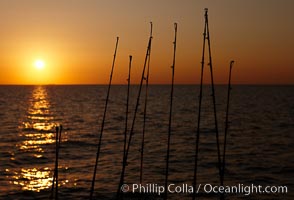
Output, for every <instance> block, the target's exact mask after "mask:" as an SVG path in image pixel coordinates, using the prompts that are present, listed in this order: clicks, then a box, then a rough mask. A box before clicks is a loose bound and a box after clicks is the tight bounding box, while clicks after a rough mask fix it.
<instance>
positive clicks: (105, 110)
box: [90, 37, 119, 200]
mask: <svg viewBox="0 0 294 200" xmlns="http://www.w3.org/2000/svg"><path fill="white" fill-rule="evenodd" d="M118 40H119V37H116V44H115V50H114V56H113V61H112V67H111V72H110V78H109V84H108V89H107V96H106V100H105V107H104V114H103V118H102V124H101V131H100V136H99V141H98V147H97V153H96V161H95V167H94V173H93V179H92V185H91V191H90V200H92V198H93V193H94V187H95V179H96V172H97V165H98V161H99V155H100V148H101V142H102V135H103V130H104V123H105V118H106V112H107V105H108V99H109V93H110V87H111V81H112V74H113V70H114V64H115V58H116V51H117V46H118Z"/></svg>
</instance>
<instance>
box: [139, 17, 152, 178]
mask: <svg viewBox="0 0 294 200" xmlns="http://www.w3.org/2000/svg"><path fill="white" fill-rule="evenodd" d="M150 26H151V30H150V37H152V22H150ZM150 55H151V44H150V47H149V56H148V62H147V74H146V77H145V80H146V84H145V104H144V114H143V115H144V117H143V131H142V143H141V165H140V183H142V179H143V162H144V144H145V130H146V115H147V101H148V86H149V71H150Z"/></svg>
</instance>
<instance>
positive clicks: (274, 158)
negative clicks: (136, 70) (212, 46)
mask: <svg viewBox="0 0 294 200" xmlns="http://www.w3.org/2000/svg"><path fill="white" fill-rule="evenodd" d="M126 89H127V87H126V86H113V87H112V88H111V94H110V101H109V109H108V112H107V116H106V123H105V129H104V135H103V139H102V147H101V154H100V160H99V165H98V168H97V178H96V184H95V194H94V195H95V198H97V199H113V198H114V197H115V194H116V191H117V187H118V183H119V176H120V170H121V163H122V154H123V139H124V135H123V133H124V120H125V103H126ZM137 89H138V86H132V87H131V99H130V100H131V102H130V119H131V117H132V115H133V111H134V104H135V100H136V96H137ZM149 89H150V90H149V101H148V112H147V128H146V135H145V142H146V143H145V149H144V153H145V154H144V168H143V184H157V185H159V186H160V185H164V178H165V177H164V174H165V158H166V142H167V130H168V113H169V96H170V86H165V85H161V86H155V85H154V86H150V88H149ZM106 90H107V86H0V125H1V129H0V199H48V198H49V196H50V193H51V185H52V176H53V170H54V160H55V126H56V125H58V124H62V125H63V128H64V131H63V133H62V141H61V148H60V159H59V183H60V186H59V197H60V199H88V197H89V193H90V187H91V180H92V174H93V167H94V162H95V156H96V150H97V143H98V136H99V131H100V128H101V121H102V114H103V109H104V104H105V97H106ZM226 92H227V88H226V86H216V100H217V111H218V122H219V131H220V138H221V148H222V140H223V132H224V117H225V106H226V94H227V93H226ZM198 94H199V89H198V86H188V85H187V86H184V85H183V86H182V85H177V86H176V87H175V97H174V109H173V110H174V115H173V118H172V136H171V154H170V176H169V183H172V184H175V185H183V184H187V185H192V181H193V169H194V152H195V151H194V149H195V133H196V128H197V127H196V126H197V111H198V108H197V106H198ZM293 102H294V86H233V90H232V96H231V105H230V116H229V119H230V122H231V123H230V129H229V135H228V146H227V155H226V158H227V159H226V174H225V181H224V183H225V185H228V186H234V185H238V184H242V185H244V186H246V185H251V184H254V185H261V186H264V187H265V186H287V189H288V193H287V194H251V195H249V196H245V195H244V194H228V195H227V198H226V199H289V200H290V199H294V195H293V189H294V103H293ZM143 103H144V102H143V101H141V107H140V109H139V113H138V116H137V121H136V126H135V134H134V136H133V142H132V145H131V148H130V152H129V159H128V166H127V170H126V177H125V183H128V184H129V185H130V186H131V185H132V184H138V183H139V173H140V145H141V138H142V119H143V106H142V105H143ZM213 119H214V118H213V107H212V101H211V96H210V87H209V86H205V91H204V99H203V114H202V121H201V135H200V150H199V162H198V163H199V168H198V172H199V173H198V181H197V182H198V183H201V184H203V185H204V184H213V185H218V184H219V175H218V169H217V152H216V141H215V132H214V121H213ZM130 121H131V120H130ZM204 193H205V192H203V191H202V193H201V194H200V197H199V199H219V196H218V195H211V194H210V195H207V194H204ZM125 199H138V198H136V197H126V198H125ZM145 199H156V197H150V196H148V195H146V197H145ZM169 199H191V195H189V194H176V193H174V194H169Z"/></svg>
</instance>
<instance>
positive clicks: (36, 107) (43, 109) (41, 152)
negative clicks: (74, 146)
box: [11, 86, 66, 192]
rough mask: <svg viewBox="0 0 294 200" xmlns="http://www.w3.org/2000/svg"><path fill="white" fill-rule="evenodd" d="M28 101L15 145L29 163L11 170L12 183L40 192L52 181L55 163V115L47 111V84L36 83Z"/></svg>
mask: <svg viewBox="0 0 294 200" xmlns="http://www.w3.org/2000/svg"><path fill="white" fill-rule="evenodd" d="M29 103H30V107H29V108H28V112H27V116H26V119H25V120H23V122H22V123H21V125H20V127H19V129H20V134H19V135H20V137H22V138H24V139H23V141H22V142H21V143H20V144H17V145H16V146H17V147H18V149H19V150H18V151H19V154H21V155H20V156H22V157H25V160H26V162H28V163H24V164H23V165H22V166H21V168H20V169H19V170H18V171H17V172H14V175H13V181H11V183H13V184H15V185H19V186H21V188H22V190H31V191H35V192H40V191H41V190H43V189H48V188H50V187H51V185H52V180H53V178H52V177H53V170H52V169H53V165H54V164H53V162H54V150H52V148H54V147H53V146H54V144H55V126H56V124H55V123H54V117H53V116H54V115H53V114H52V113H51V111H50V102H49V98H48V94H47V91H46V88H44V87H42V86H38V87H35V89H34V91H33V95H32V98H31V99H30V102H29ZM48 150H49V151H51V155H48ZM52 154H53V155H52ZM50 156H51V158H50ZM13 159H15V158H13ZM40 159H41V160H40ZM46 159H47V160H46ZM65 182H66V181H61V182H60V183H65Z"/></svg>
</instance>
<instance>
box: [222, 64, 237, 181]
mask: <svg viewBox="0 0 294 200" xmlns="http://www.w3.org/2000/svg"><path fill="white" fill-rule="evenodd" d="M233 64H234V61H233V60H232V61H231V62H230V72H229V82H228V95H227V108H226V121H225V133H224V134H225V138H224V148H223V161H222V173H221V185H224V175H225V164H226V163H225V161H226V147H227V135H228V129H229V105H230V96H231V90H232V87H231V74H232V68H233Z"/></svg>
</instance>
